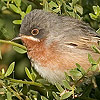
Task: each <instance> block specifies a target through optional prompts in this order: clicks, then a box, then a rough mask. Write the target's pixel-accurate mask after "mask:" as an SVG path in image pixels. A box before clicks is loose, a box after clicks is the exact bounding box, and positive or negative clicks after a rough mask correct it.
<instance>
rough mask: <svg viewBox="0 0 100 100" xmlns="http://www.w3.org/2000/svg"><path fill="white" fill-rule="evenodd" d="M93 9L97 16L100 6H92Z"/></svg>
mask: <svg viewBox="0 0 100 100" xmlns="http://www.w3.org/2000/svg"><path fill="white" fill-rule="evenodd" d="M93 10H94V13H95V14H96V15H97V16H99V13H100V7H99V6H98V5H97V6H93Z"/></svg>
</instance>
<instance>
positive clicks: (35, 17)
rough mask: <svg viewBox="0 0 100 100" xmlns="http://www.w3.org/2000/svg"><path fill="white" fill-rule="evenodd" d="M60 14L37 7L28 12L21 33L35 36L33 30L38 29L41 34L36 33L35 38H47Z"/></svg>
mask: <svg viewBox="0 0 100 100" xmlns="http://www.w3.org/2000/svg"><path fill="white" fill-rule="evenodd" d="M56 17H58V15H56V14H52V13H50V12H46V11H43V10H38V9H35V10H33V11H31V12H30V13H29V14H27V15H26V16H25V17H24V19H23V21H22V24H21V28H20V34H24V35H29V36H33V35H32V34H31V31H32V30H33V29H38V30H39V34H37V35H34V37H35V38H39V39H41V38H46V37H47V35H48V34H49V33H51V32H52V27H53V26H54V22H55V21H56Z"/></svg>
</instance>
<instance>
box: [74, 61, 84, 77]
mask: <svg viewBox="0 0 100 100" xmlns="http://www.w3.org/2000/svg"><path fill="white" fill-rule="evenodd" d="M76 66H77V68H78V69H79V70H80V71H81V73H82V74H83V75H84V74H85V70H84V69H83V68H82V67H81V66H80V65H79V64H78V63H76Z"/></svg>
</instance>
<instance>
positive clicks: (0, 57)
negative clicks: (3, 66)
mask: <svg viewBox="0 0 100 100" xmlns="http://www.w3.org/2000/svg"><path fill="white" fill-rule="evenodd" d="M0 59H2V55H1V51H0Z"/></svg>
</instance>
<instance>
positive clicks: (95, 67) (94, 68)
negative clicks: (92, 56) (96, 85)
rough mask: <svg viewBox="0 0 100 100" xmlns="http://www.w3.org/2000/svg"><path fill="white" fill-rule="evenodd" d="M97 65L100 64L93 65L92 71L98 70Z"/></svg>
mask: <svg viewBox="0 0 100 100" xmlns="http://www.w3.org/2000/svg"><path fill="white" fill-rule="evenodd" d="M97 67H98V65H93V66H91V69H90V70H91V71H96V70H97Z"/></svg>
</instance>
